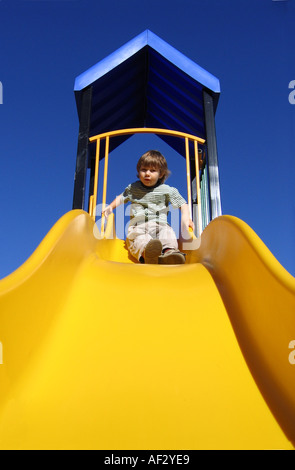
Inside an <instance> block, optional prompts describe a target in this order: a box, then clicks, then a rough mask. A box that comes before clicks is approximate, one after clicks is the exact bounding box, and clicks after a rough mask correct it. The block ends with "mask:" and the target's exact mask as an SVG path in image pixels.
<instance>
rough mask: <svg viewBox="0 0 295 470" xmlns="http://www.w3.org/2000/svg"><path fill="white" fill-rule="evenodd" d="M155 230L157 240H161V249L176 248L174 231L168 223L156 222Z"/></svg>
mask: <svg viewBox="0 0 295 470" xmlns="http://www.w3.org/2000/svg"><path fill="white" fill-rule="evenodd" d="M157 225H158V227H157V231H158V236H157V238H159V240H161V242H162V245H163V251H164V250H166V249H168V248H172V249H173V250H178V241H177V238H176V235H175V232H174V230H173V228H172V227H170V225H164V224H157Z"/></svg>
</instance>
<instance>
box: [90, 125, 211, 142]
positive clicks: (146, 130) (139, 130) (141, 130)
mask: <svg viewBox="0 0 295 470" xmlns="http://www.w3.org/2000/svg"><path fill="white" fill-rule="evenodd" d="M127 134H160V135H161V134H164V135H170V136H175V137H183V138H185V137H187V138H188V139H190V140H196V141H197V142H199V143H200V144H204V143H205V140H204V139H201V137H197V136H195V135H193V134H187V133H186V132H179V131H172V130H170V129H160V128H157V127H135V128H133V129H119V130H116V131H109V132H104V133H103V134H98V135H94V136H93V137H90V139H89V140H90V142H94V141H95V140H98V139H104V138H105V137H118V136H120V135H127Z"/></svg>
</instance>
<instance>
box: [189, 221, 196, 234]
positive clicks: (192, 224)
mask: <svg viewBox="0 0 295 470" xmlns="http://www.w3.org/2000/svg"><path fill="white" fill-rule="evenodd" d="M194 230H195V224H194V223H193V221H192V219H189V221H188V231H189V232H191V231H192V232H194Z"/></svg>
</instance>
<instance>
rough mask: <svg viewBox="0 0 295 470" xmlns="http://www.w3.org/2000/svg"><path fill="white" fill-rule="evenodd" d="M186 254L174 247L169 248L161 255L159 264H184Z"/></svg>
mask: <svg viewBox="0 0 295 470" xmlns="http://www.w3.org/2000/svg"><path fill="white" fill-rule="evenodd" d="M184 263H185V254H184V253H181V252H180V251H179V250H175V249H174V248H169V249H168V250H165V252H164V253H163V254H162V255H161V256H159V264H184Z"/></svg>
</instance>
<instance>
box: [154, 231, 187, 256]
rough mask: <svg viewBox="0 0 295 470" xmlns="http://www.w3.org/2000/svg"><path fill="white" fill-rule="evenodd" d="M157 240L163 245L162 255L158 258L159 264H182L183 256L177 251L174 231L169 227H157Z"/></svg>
mask: <svg viewBox="0 0 295 470" xmlns="http://www.w3.org/2000/svg"><path fill="white" fill-rule="evenodd" d="M159 239H160V240H161V242H162V245H163V254H162V255H161V256H160V257H159V261H158V262H159V264H184V263H185V254H184V253H181V252H180V251H179V249H178V241H177V238H176V235H175V232H174V230H173V229H172V227H170V226H169V225H167V226H165V225H162V226H160V227H159Z"/></svg>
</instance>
